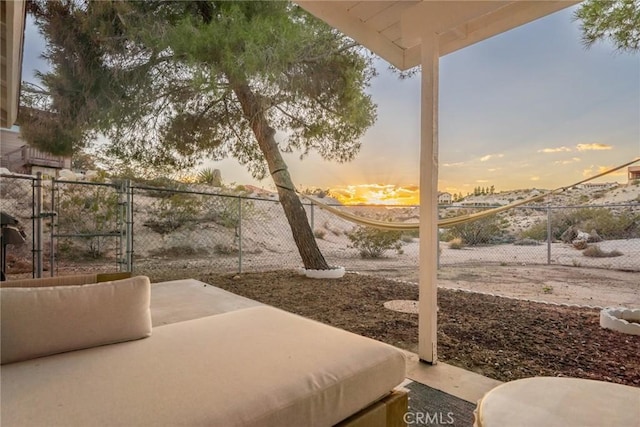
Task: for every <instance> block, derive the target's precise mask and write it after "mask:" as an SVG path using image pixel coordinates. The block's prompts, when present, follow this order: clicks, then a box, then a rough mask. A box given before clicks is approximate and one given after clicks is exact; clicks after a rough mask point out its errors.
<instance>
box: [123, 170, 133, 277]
mask: <svg viewBox="0 0 640 427" xmlns="http://www.w3.org/2000/svg"><path fill="white" fill-rule="evenodd" d="M124 185H125V195H126V196H125V197H126V205H125V234H126V235H125V239H126V244H125V245H126V254H125V259H126V263H127V264H126V268H127V271H128V272H132V271H133V188H131V180H129V179H127V180H125V182H124Z"/></svg>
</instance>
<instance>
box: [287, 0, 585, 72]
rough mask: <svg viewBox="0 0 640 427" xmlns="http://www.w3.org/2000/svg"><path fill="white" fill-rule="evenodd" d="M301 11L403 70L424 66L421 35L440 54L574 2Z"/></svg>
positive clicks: (340, 4)
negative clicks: (431, 38)
mask: <svg viewBox="0 0 640 427" xmlns="http://www.w3.org/2000/svg"><path fill="white" fill-rule="evenodd" d="M297 3H298V4H299V5H300V6H301V7H302V8H304V9H306V10H307V11H308V12H310V13H311V14H313V15H314V16H316V17H318V18H320V19H322V20H323V21H325V22H326V23H327V24H329V25H331V26H332V27H334V28H336V29H338V30H340V31H341V32H342V33H344V34H346V35H347V36H349V37H351V38H353V39H354V40H356V41H357V42H358V43H360V44H362V45H363V46H365V47H367V48H368V49H370V50H371V51H372V52H374V53H375V54H376V55H378V56H380V57H381V58H383V59H385V60H387V61H388V62H390V63H391V64H393V65H394V66H395V67H397V68H399V69H400V70H407V69H409V68H413V67H415V66H417V65H420V64H421V44H422V34H423V32H424V31H425V30H427V31H429V32H431V33H435V34H436V35H437V37H438V51H439V53H440V56H444V55H447V54H449V53H452V52H455V51H457V50H459V49H462V48H464V47H467V46H470V45H472V44H474V43H477V42H479V41H482V40H485V39H487V38H489V37H492V36H495V35H497V34H500V33H503V32H505V31H508V30H511V29H513V28H516V27H518V26H520V25H523V24H526V23H528V22H531V21H534V20H536V19H539V18H542V17H544V16H546V15H549V14H551V13H554V12H557V11H559V10H561V9H564V8H566V7H569V6H572V5H574V4H576V3H579V1H576V0H555V1H538V0H510V1H473V0H468V1H457V0H447V1H435V0H392V1H384V0H381V1H344V0H320V1H318V0H300V1H298V2H297Z"/></svg>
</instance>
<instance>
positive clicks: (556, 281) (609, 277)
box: [372, 265, 640, 308]
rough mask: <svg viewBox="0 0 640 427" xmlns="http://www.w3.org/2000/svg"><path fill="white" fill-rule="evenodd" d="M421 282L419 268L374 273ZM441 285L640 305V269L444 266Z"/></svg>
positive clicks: (547, 299) (533, 296)
mask: <svg viewBox="0 0 640 427" xmlns="http://www.w3.org/2000/svg"><path fill="white" fill-rule="evenodd" d="M372 274H377V275H384V276H385V277H392V278H395V279H400V280H405V281H409V282H413V283H418V272H417V271H415V270H404V269H398V270H386V271H383V272H378V273H373V272H372ZM438 286H439V287H441V288H446V289H465V290H471V291H474V292H479V293H489V294H495V295H500V296H506V297H513V298H519V299H528V300H533V301H544V302H552V303H558V304H575V305H588V306H599V307H608V306H623V307H638V308H640V272H635V271H634V272H629V271H617V270H607V269H600V268H584V267H582V268H576V267H566V266H545V265H538V266H536V265H528V266H500V265H473V266H472V265H468V266H465V265H461V266H458V265H457V266H455V267H451V266H444V267H442V268H441V269H440V270H438Z"/></svg>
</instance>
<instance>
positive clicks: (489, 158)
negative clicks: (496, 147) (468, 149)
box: [480, 154, 504, 162]
mask: <svg viewBox="0 0 640 427" xmlns="http://www.w3.org/2000/svg"><path fill="white" fill-rule="evenodd" d="M502 157H504V154H487V155H486V156H482V157H480V161H481V162H486V161H487V160H491V159H495V158H498V159H501V158H502Z"/></svg>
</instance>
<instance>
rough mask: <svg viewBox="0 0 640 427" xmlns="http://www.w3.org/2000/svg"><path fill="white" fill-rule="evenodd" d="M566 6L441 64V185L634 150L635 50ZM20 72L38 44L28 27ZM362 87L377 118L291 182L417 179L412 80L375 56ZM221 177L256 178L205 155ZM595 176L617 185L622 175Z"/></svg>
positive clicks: (469, 186)
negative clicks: (606, 40) (343, 157)
mask: <svg viewBox="0 0 640 427" xmlns="http://www.w3.org/2000/svg"><path fill="white" fill-rule="evenodd" d="M573 10H575V8H569V9H566V10H564V11H561V12H558V13H556V14H554V15H551V16H548V17H546V18H543V19H540V20H538V21H535V22H533V23H530V24H528V25H525V26H523V27H520V28H517V29H515V30H512V31H509V32H507V33H504V34H502V35H499V36H496V37H493V38H491V39H489V40H486V41H484V42H481V43H478V44H476V45H474V46H471V47H469V48H466V49H463V50H461V51H458V52H455V53H452V54H450V55H447V56H445V57H443V58H441V61H440V128H439V140H440V184H439V187H440V189H441V190H444V191H449V192H462V193H466V192H470V191H473V188H474V187H476V186H490V185H495V187H496V189H497V190H508V189H516V188H532V187H536V188H555V187H557V186H562V185H567V184H570V183H573V182H575V181H578V180H580V179H583V178H584V177H586V176H588V175H589V174H594V173H597V172H598V171H599V170H601V169H602V168H607V167H611V166H615V165H618V164H621V163H624V162H626V161H629V160H632V159H633V158H635V157H638V156H640V54H638V53H635V54H625V53H616V52H614V50H613V49H612V48H611V46H609V45H607V44H598V45H596V46H594V47H592V48H591V49H589V50H587V49H585V48H584V46H583V45H582V43H581V41H580V30H579V24H578V23H577V22H573V21H572V12H573ZM25 39H26V40H25V52H24V66H23V80H29V81H33V71H32V70H33V69H34V68H40V69H42V67H45V66H46V65H45V64H44V62H43V61H42V60H39V59H38V56H39V54H40V52H41V51H42V49H43V45H44V44H43V41H42V40H41V38H40V37H39V36H38V35H37V30H35V29H34V28H30V27H29V26H28V28H27V31H26V37H25ZM378 65H379V67H378V68H379V71H380V75H379V76H378V77H377V78H375V80H374V81H373V82H372V86H371V88H370V92H371V94H372V97H373V100H374V102H376V103H377V104H378V121H377V123H376V124H375V125H374V126H373V127H372V128H371V129H369V131H368V132H367V133H366V135H365V136H364V137H363V139H362V149H361V152H360V154H359V155H358V157H357V159H356V160H355V161H353V162H351V163H347V164H335V163H329V162H326V161H323V160H321V159H320V158H319V156H317V155H311V156H309V157H307V158H305V159H304V160H303V161H300V160H299V159H298V157H299V155H298V154H295V153H294V154H291V155H286V159H287V161H288V163H289V168H290V171H291V174H292V177H293V179H294V182H295V183H296V184H297V185H298V186H300V187H322V188H343V187H347V186H352V188H353V187H354V186H357V185H361V186H363V188H365V187H366V185H369V184H379V185H395V186H412V185H417V184H418V183H419V146H420V134H419V132H420V125H419V120H420V117H419V114H420V76H419V75H417V76H415V77H413V78H412V79H409V80H399V79H398V78H397V76H396V75H395V74H393V73H391V72H389V71H387V66H386V64H385V63H384V61H382V60H380V61H379V62H378ZM205 166H207V167H215V168H219V169H221V172H222V177H223V180H224V181H225V182H227V183H229V182H236V183H243V184H254V185H258V186H262V187H265V188H270V187H272V185H271V182H270V180H269V179H266V180H264V181H262V182H256V181H255V180H253V179H252V178H251V177H250V175H249V174H248V173H247V172H246V171H244V169H243V168H242V167H241V166H239V165H238V164H237V163H236V162H235V161H234V160H232V159H229V160H226V161H223V162H206V163H205ZM601 181H619V182H625V181H626V173H624V172H623V174H619V175H617V176H611V177H609V178H606V179H601Z"/></svg>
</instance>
